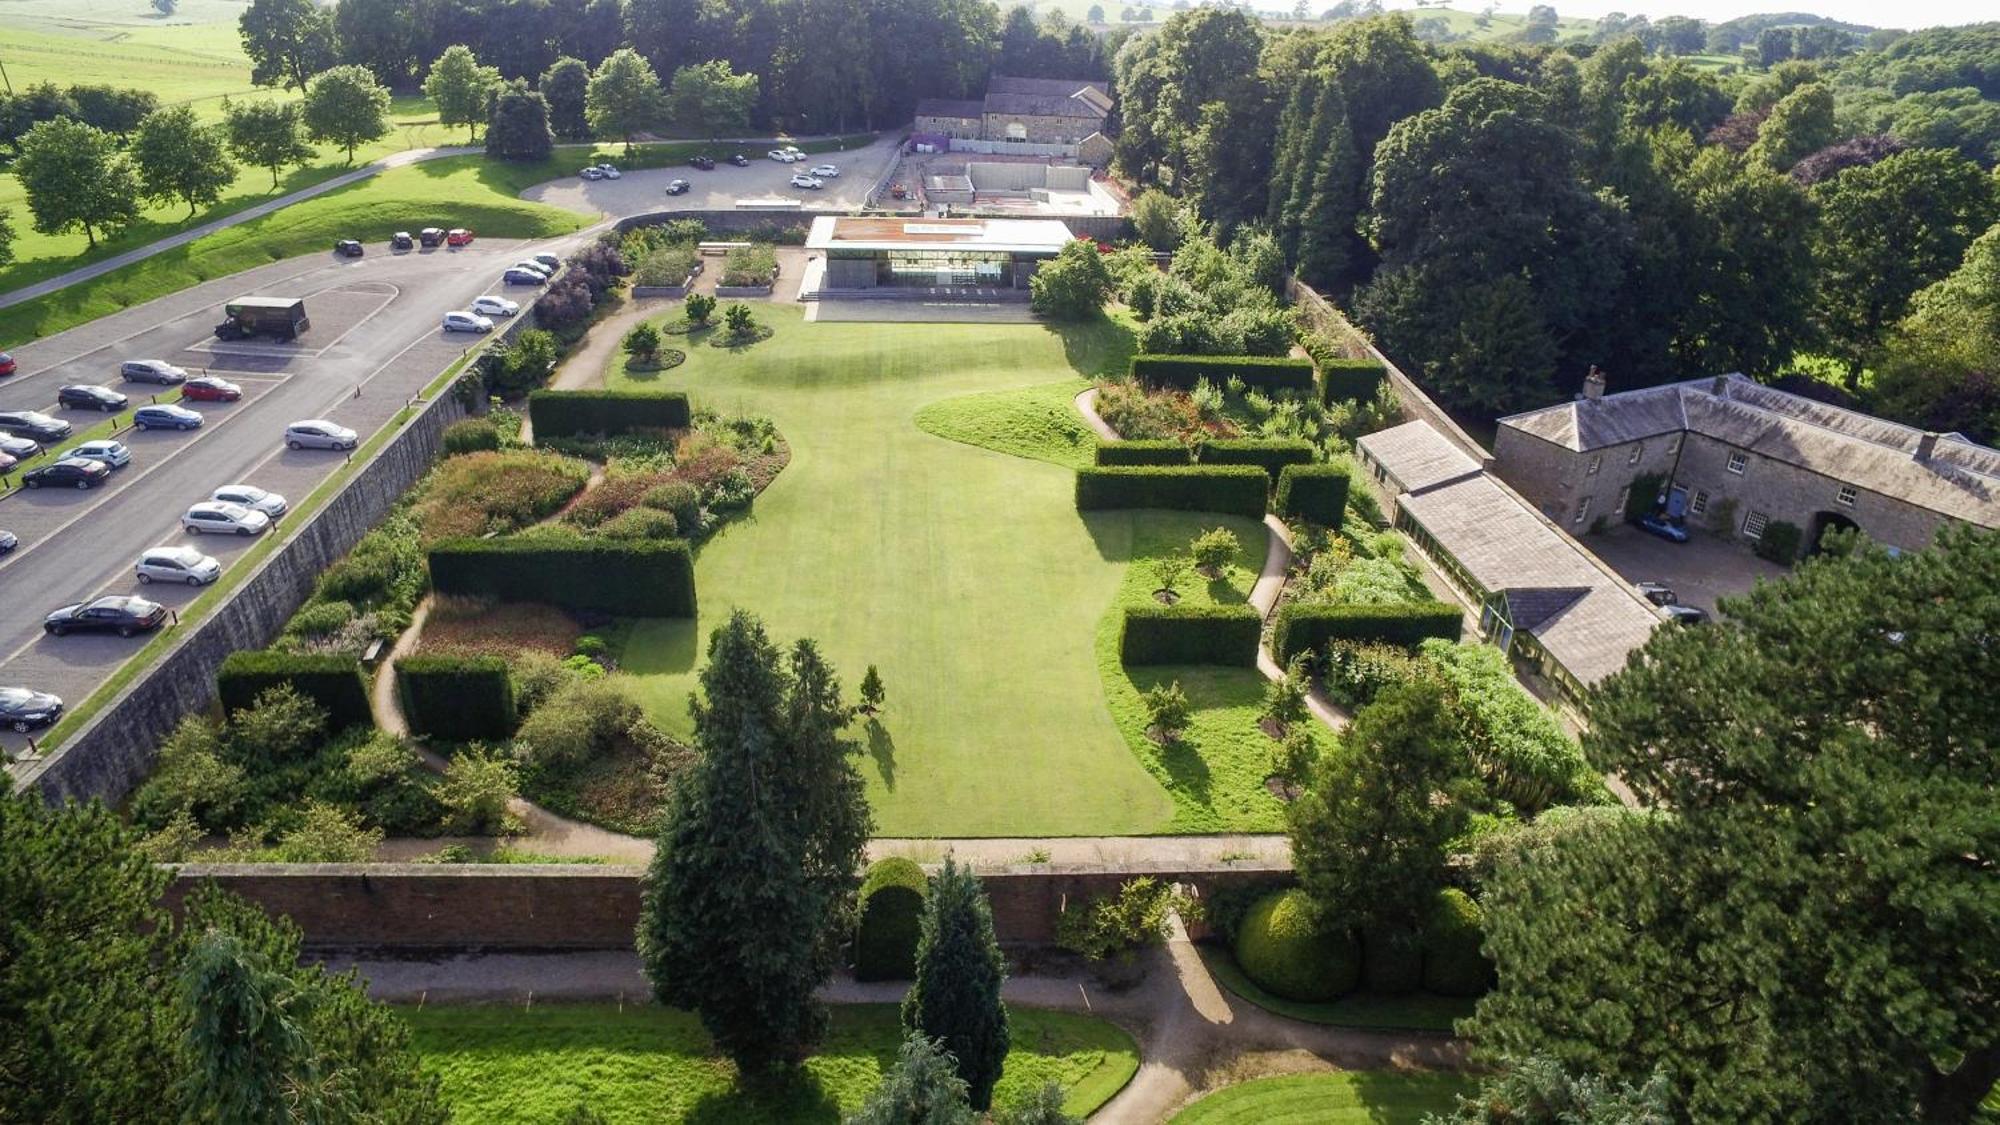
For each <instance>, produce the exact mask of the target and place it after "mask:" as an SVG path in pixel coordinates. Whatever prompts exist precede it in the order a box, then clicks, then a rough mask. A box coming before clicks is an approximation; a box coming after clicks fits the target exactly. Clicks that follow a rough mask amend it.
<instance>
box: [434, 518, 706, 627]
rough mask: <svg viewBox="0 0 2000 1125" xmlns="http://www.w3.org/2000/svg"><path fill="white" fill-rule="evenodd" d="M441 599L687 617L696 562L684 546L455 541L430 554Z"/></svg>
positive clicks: (566, 538) (669, 542) (578, 540)
mask: <svg viewBox="0 0 2000 1125" xmlns="http://www.w3.org/2000/svg"><path fill="white" fill-rule="evenodd" d="M430 564H431V585H432V587H433V588H434V589H436V590H437V592H438V593H440V594H461V595H465V596H468V597H486V598H497V599H499V600H500V601H504V602H541V603H543V604H545V605H554V606H561V607H562V608H564V609H581V610H598V611H600V612H603V613H615V614H620V615H623V616H628V617H693V616H694V615H695V614H694V610H695V589H694V560H693V556H692V555H690V554H689V552H688V545H687V542H686V541H685V540H680V539H664V540H662V539H601V538H588V539H587V538H584V537H583V536H580V535H572V534H564V533H551V534H545V535H537V536H533V537H523V538H516V539H505V538H503V539H456V540H451V541H448V542H444V543H439V544H438V545H436V546H435V547H432V548H431V550H430Z"/></svg>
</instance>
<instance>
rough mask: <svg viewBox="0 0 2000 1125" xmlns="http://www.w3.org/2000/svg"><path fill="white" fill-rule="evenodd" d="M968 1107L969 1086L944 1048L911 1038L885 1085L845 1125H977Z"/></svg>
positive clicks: (975, 1118) (914, 1034) (883, 1078)
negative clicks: (967, 1087)
mask: <svg viewBox="0 0 2000 1125" xmlns="http://www.w3.org/2000/svg"><path fill="white" fill-rule="evenodd" d="M978 1121H979V1115H978V1114H976V1113H974V1112H973V1111H972V1107H971V1106H970V1105H968V1104H966V1100H965V1080H964V1079H963V1078H960V1077H959V1076H958V1072H957V1069H956V1067H955V1066H954V1064H953V1062H952V1057H951V1055H950V1054H949V1053H947V1052H946V1051H945V1050H944V1048H942V1047H940V1046H938V1045H937V1044H936V1043H933V1042H931V1041H930V1040H928V1039H926V1038H924V1037H923V1036H922V1035H921V1034H917V1033H912V1034H911V1035H910V1037H909V1038H908V1039H907V1040H905V1041H904V1043H903V1049H902V1051H901V1052H900V1053H898V1054H897V1056H896V1065H895V1067H894V1068H893V1069H891V1070H890V1071H889V1073H887V1074H885V1075H883V1076H882V1084H881V1085H880V1086H877V1087H875V1092H874V1093H872V1094H870V1095H868V1100H867V1101H866V1102H864V1103H862V1106H861V1108H860V1109H859V1110H856V1111H855V1112H854V1113H853V1114H852V1115H850V1116H849V1117H848V1118H847V1125H977V1122H978Z"/></svg>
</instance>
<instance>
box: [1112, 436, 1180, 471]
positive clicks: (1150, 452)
mask: <svg viewBox="0 0 2000 1125" xmlns="http://www.w3.org/2000/svg"><path fill="white" fill-rule="evenodd" d="M1193 462H1194V450H1192V449H1189V448H1188V447H1187V446H1185V445H1182V444H1181V443H1180V442H1177V441H1100V442H1098V443H1097V463H1098V464H1100V465H1188V464H1193Z"/></svg>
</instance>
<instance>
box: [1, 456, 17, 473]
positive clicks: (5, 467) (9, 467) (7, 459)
mask: <svg viewBox="0 0 2000 1125" xmlns="http://www.w3.org/2000/svg"><path fill="white" fill-rule="evenodd" d="M20 463H21V459H20V458H19V457H16V456H14V455H13V454H12V453H0V473H11V472H13V471H14V466H16V465H18V464H20Z"/></svg>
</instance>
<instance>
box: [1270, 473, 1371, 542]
mask: <svg viewBox="0 0 2000 1125" xmlns="http://www.w3.org/2000/svg"><path fill="white" fill-rule="evenodd" d="M1351 483H1352V482H1351V480H1350V479H1349V477H1348V475H1347V466H1345V465H1330V464H1325V463H1322V464H1317V465H1286V466H1285V467H1284V469H1283V470H1282V471H1281V472H1279V473H1278V494H1277V496H1275V497H1274V498H1273V499H1272V501H1271V508H1272V510H1273V511H1275V512H1277V513H1278V515H1279V517H1280V518H1287V519H1288V518H1291V517H1293V516H1296V517H1298V518H1300V519H1303V520H1307V521H1309V522H1311V523H1316V524H1319V525H1320V526H1321V527H1329V528H1338V527H1339V526H1340V524H1341V521H1342V520H1343V519H1344V518H1345V517H1346V515H1347V490H1348V486H1349V485H1350V484H1351Z"/></svg>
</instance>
